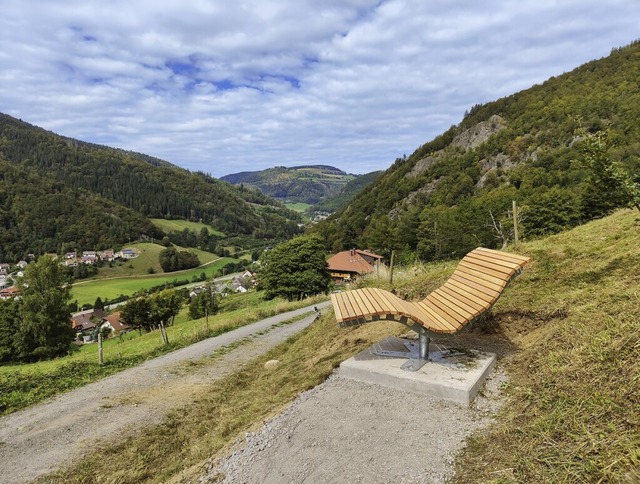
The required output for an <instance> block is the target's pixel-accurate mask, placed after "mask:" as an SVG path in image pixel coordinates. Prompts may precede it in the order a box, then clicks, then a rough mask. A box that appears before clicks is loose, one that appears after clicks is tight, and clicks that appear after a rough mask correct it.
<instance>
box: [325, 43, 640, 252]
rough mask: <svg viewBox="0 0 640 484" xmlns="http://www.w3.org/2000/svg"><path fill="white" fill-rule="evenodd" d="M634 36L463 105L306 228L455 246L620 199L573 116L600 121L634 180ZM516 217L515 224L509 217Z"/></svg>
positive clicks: (331, 241)
mask: <svg viewBox="0 0 640 484" xmlns="http://www.w3.org/2000/svg"><path fill="white" fill-rule="evenodd" d="M639 78H640V42H634V43H633V44H631V45H629V46H627V47H623V48H617V49H613V51H612V53H611V55H609V56H608V57H606V58H603V59H599V60H595V61H592V62H589V63H587V64H584V65H582V66H580V67H578V68H577V69H575V70H573V71H572V72H568V73H565V74H562V75H559V76H557V77H552V78H550V79H549V80H547V81H546V82H544V83H543V84H541V85H535V86H533V87H531V88H529V89H526V90H524V91H521V92H518V93H516V94H513V95H510V96H507V97H504V98H501V99H498V100H497V101H494V102H490V103H487V104H483V105H476V106H473V107H471V108H470V110H469V111H468V112H467V113H466V115H465V116H464V118H463V119H462V121H461V122H460V123H459V124H458V125H456V126H452V127H451V128H450V129H448V130H447V131H446V132H444V133H443V134H441V135H440V136H437V137H436V138H435V139H433V140H432V141H430V142H428V143H425V144H424V145H422V146H420V147H418V148H417V149H416V150H415V152H414V153H413V154H411V156H409V157H408V158H402V159H400V158H399V159H397V160H396V161H395V163H393V165H392V166H391V167H390V168H389V169H388V170H386V171H385V173H384V174H382V175H381V176H380V177H379V178H378V179H377V180H376V181H375V182H374V183H372V184H371V185H369V186H367V187H366V188H365V189H364V190H363V191H362V192H361V193H360V194H359V195H358V196H356V197H355V198H354V199H353V200H352V201H351V203H349V204H348V206H347V207H345V208H344V209H342V210H341V211H340V212H338V213H336V214H335V215H333V216H332V217H330V218H329V219H327V220H326V221H324V222H322V223H320V224H318V225H317V226H316V227H314V228H313V230H315V231H317V232H319V233H321V234H322V235H323V237H324V238H325V241H326V243H327V247H328V248H330V249H332V250H335V251H337V250H343V249H347V248H349V247H367V248H369V249H372V250H375V251H376V252H378V253H382V254H383V255H388V254H389V253H390V251H391V250H392V249H396V250H397V251H399V253H398V254H399V255H401V254H400V252H403V253H406V254H407V257H415V254H416V252H417V254H418V256H419V257H420V258H421V259H423V260H429V259H441V258H448V257H455V258H458V257H460V256H462V255H464V254H465V253H467V252H468V251H469V250H470V249H472V248H474V247H477V246H479V245H484V246H488V247H500V246H501V244H502V243H503V241H504V239H505V238H512V234H511V233H510V232H511V231H510V224H512V222H509V219H508V216H509V213H510V210H511V204H512V200H515V201H516V202H517V205H518V207H520V214H521V223H520V231H521V233H520V235H521V236H524V237H538V236H542V235H544V234H550V233H555V232H559V231H562V230H565V229H568V228H571V227H574V226H576V225H579V224H581V223H584V222H585V221H588V220H590V219H593V218H597V217H601V216H602V215H604V214H607V213H609V212H610V211H611V210H612V209H614V208H615V207H619V206H621V204H622V201H621V199H620V197H618V196H617V194H616V193H609V192H604V191H603V190H602V189H600V188H599V187H598V186H597V185H595V184H594V183H593V182H592V181H591V178H590V176H589V173H588V171H587V170H586V169H585V168H584V167H583V166H582V165H581V164H580V163H577V162H576V160H579V159H580V158H581V157H582V153H581V151H580V146H581V139H580V136H579V132H580V131H579V127H580V125H582V126H583V127H584V129H586V131H587V132H588V133H595V132H598V131H604V130H606V131H607V132H608V133H609V139H610V140H611V146H610V147H609V149H608V153H607V154H608V156H609V157H610V158H611V159H613V160H615V161H619V162H620V163H621V164H622V165H623V166H625V167H626V169H627V170H628V171H629V172H631V173H632V174H633V176H635V180H636V182H640V141H639V140H640V84H638V79H639ZM511 226H512V225H511Z"/></svg>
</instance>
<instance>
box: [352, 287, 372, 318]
mask: <svg viewBox="0 0 640 484" xmlns="http://www.w3.org/2000/svg"><path fill="white" fill-rule="evenodd" d="M349 294H350V295H351V302H352V304H353V306H354V308H355V307H357V308H358V313H359V314H361V315H362V316H368V315H369V310H368V308H367V305H366V304H365V303H364V301H362V298H361V297H360V291H359V290H358V291H349Z"/></svg>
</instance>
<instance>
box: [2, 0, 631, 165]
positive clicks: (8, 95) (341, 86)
mask: <svg viewBox="0 0 640 484" xmlns="http://www.w3.org/2000/svg"><path fill="white" fill-rule="evenodd" d="M0 7H1V9H0V11H2V15H1V16H0V111H1V112H4V113H7V114H10V115H12V116H15V117H18V118H21V119H23V120H25V121H27V122H29V123H32V124H35V125H38V126H41V127H44V128H46V129H49V130H52V131H54V132H57V133H59V134H62V135H65V136H70V137H73V138H78V139H81V140H85V141H90V142H94V143H101V144H106V145H109V146H114V147H119V148H124V149H127V150H134V151H139V152H142V153H146V154H149V155H153V156H157V157H159V158H162V159H165V160H167V161H170V162H172V163H174V164H176V165H179V166H182V167H184V168H188V169H190V170H201V171H204V172H207V173H211V174H213V175H214V176H222V175H225V174H229V173H234V172H238V171H247V170H259V169H263V168H269V167H272V166H283V165H284V166H294V165H299V164H329V165H334V166H337V167H339V168H342V169H344V170H345V171H348V172H351V173H365V172H368V171H373V170H378V169H385V168H388V167H389V166H390V165H391V164H392V163H393V161H394V160H395V159H396V158H397V157H401V156H403V154H407V155H408V154H410V153H411V152H413V150H415V149H416V148H417V147H418V146H419V145H421V144H423V143H425V142H427V141H429V140H431V139H433V138H434V137H435V136H437V135H438V134H440V133H441V132H442V131H444V130H445V129H447V128H448V127H449V126H451V125H452V124H457V123H458V122H459V121H460V120H461V119H462V116H463V114H464V112H465V110H467V109H469V108H470V107H471V106H473V105H474V104H478V103H484V102H488V101H492V100H494V99H497V98H499V97H502V96H505V95H508V94H511V93H513V92H516V91H518V90H521V89H525V88H527V87H530V86H531V85H533V84H536V83H540V82H543V81H544V80H545V79H547V78H549V77H550V76H553V75H559V74H562V73H563V72H567V71H569V70H571V69H573V68H575V67H577V66H579V65H580V64H583V63H584V62H587V61H589V60H592V59H596V58H600V57H604V56H606V55H608V54H609V53H610V51H611V49H612V48H614V47H619V46H622V45H626V44H628V43H630V42H631V41H633V40H636V39H638V38H640V23H639V22H638V20H640V1H637V0H627V1H619V0H608V1H607V2H603V1H602V0H600V1H592V0H564V1H561V0H557V1H550V0H539V1H535V2H533V1H531V2H522V1H521V0H486V1H484V2H469V1H468V2H463V1H455V0H429V1H427V0H387V1H380V0H323V1H322V2H320V1H312V0H279V1H276V0H260V1H257V0H240V1H235V2H228V1H223V0H185V1H182V2H175V1H166V0H127V1H122V0H111V1H109V2H104V1H92V0H73V1H71V0H57V1H56V2H44V1H36V0H2V1H0Z"/></svg>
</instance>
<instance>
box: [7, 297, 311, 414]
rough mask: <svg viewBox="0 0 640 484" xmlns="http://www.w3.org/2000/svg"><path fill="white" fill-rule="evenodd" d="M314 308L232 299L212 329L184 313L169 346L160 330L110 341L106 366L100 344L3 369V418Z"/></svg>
mask: <svg viewBox="0 0 640 484" xmlns="http://www.w3.org/2000/svg"><path fill="white" fill-rule="evenodd" d="M308 304H313V301H302V302H294V303H289V302H286V301H283V300H281V299H278V298H276V299H272V300H270V301H265V300H264V299H263V298H262V294H261V293H256V292H250V293H246V294H236V295H230V296H228V297H225V298H224V299H223V300H222V301H221V303H220V312H219V313H218V314H216V315H215V316H211V317H210V318H209V323H208V324H206V322H205V319H204V318H202V319H196V320H189V319H188V317H187V310H186V309H184V310H183V311H182V312H181V313H180V314H179V315H178V316H177V317H176V320H175V322H174V324H173V325H172V326H169V327H168V328H167V333H168V336H169V342H170V344H169V345H164V344H163V342H162V338H161V337H160V334H159V333H158V332H157V331H154V332H151V333H143V334H140V333H138V332H137V331H135V332H131V333H127V334H126V335H123V336H122V337H116V338H109V339H106V340H105V342H104V365H102V366H100V365H99V364H98V361H97V358H98V357H97V351H98V349H97V345H96V344H88V345H82V346H81V347H80V348H79V349H78V351H76V352H74V353H72V354H71V355H69V356H66V357H63V358H56V359H55V360H48V361H41V362H37V363H29V364H22V365H6V366H0V415H4V414H8V413H13V412H15V411H17V410H20V409H21V408H24V407H27V406H29V405H33V404H35V403H37V402H40V401H42V400H44V399H45V398H48V397H51V396H53V395H56V394H58V393H62V392H65V391H68V390H70V389H72V388H76V387H79V386H82V385H86V384H87V383H90V382H92V381H96V380H99V379H100V378H104V377H106V376H108V375H111V374H113V373H116V372H118V371H121V370H124V369H125V368H130V367H132V366H136V365H138V364H140V363H142V362H143V361H145V360H147V359H149V358H154V357H156V356H160V355H162V354H165V353H168V352H170V351H173V350H176V349H178V348H182V347H185V346H188V345H190V344H193V343H195V342H197V341H200V340H202V339H205V338H209V337H212V336H216V335H219V334H222V333H225V332H227V331H231V330H233V329H235V328H238V327H240V326H244V325H246V324H250V323H253V322H255V321H258V320H260V319H262V318H267V317H270V316H273V315H275V314H279V313H282V312H285V311H290V310H293V309H297V308H300V307H304V306H306V305H308Z"/></svg>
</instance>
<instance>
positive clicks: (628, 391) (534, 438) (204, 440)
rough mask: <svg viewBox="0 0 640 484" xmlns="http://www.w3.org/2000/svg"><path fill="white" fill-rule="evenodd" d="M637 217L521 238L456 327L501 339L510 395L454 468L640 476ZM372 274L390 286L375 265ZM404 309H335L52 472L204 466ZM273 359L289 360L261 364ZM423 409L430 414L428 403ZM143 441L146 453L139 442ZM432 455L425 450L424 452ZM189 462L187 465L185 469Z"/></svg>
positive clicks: (449, 267)
mask: <svg viewBox="0 0 640 484" xmlns="http://www.w3.org/2000/svg"><path fill="white" fill-rule="evenodd" d="M638 247H640V220H638V216H637V215H635V214H634V213H631V212H630V211H626V210H625V211H621V212H617V213H615V214H614V215H612V216H610V217H606V218H604V219H601V220H596V221H593V222H591V223H589V224H586V225H584V226H581V227H578V228H575V229H573V230H571V231H569V232H566V233H562V234H559V235H555V236H552V237H549V238H546V239H541V240H538V241H534V242H529V243H525V244H522V245H521V246H520V247H518V249H517V251H516V252H517V253H521V254H525V255H529V256H531V257H532V262H531V264H530V265H529V266H528V267H527V268H526V269H525V271H524V273H523V274H522V275H521V276H520V277H518V278H516V279H515V280H514V282H513V283H512V284H511V285H510V287H509V288H507V290H506V291H505V293H504V294H503V296H502V297H501V299H500V300H499V301H498V303H497V304H496V305H495V306H494V308H493V309H492V311H491V314H490V316H489V318H488V320H487V321H486V322H485V323H483V324H479V325H477V326H476V327H475V328H474V329H473V330H472V331H470V332H467V333H466V334H461V335H456V336H453V340H454V341H456V342H458V343H462V342H464V344H466V345H469V346H470V347H475V348H478V347H480V348H482V347H486V346H490V345H491V346H494V347H499V348H501V352H500V356H501V357H502V360H501V361H502V363H503V364H504V365H505V368H506V371H507V373H508V376H509V384H508V386H507V387H506V388H505V389H504V392H505V393H506V395H507V397H508V403H507V404H506V405H505V406H504V407H503V410H502V412H501V413H500V415H499V416H498V419H497V421H496V423H495V424H494V425H493V427H492V428H490V429H489V430H488V431H487V432H486V433H484V434H482V435H477V436H475V437H474V438H473V439H471V441H470V442H469V447H468V449H467V451H466V452H465V454H464V455H463V456H461V457H460V458H459V459H458V461H457V469H458V473H457V476H456V479H455V480H456V481H457V482H473V483H476V482H637V481H638V479H640V471H639V469H640V452H639V450H638V449H640V420H639V418H640V417H639V414H638V412H637V403H636V402H638V401H640V385H638V383H639V381H638V378H639V377H638V375H640V358H639V357H640V346H639V345H638V341H640V326H638V323H637V315H638V314H640V298H639V297H638V287H640V276H639V275H640V250H639V249H638ZM456 264H457V261H446V262H440V263H435V264H427V265H421V266H419V267H414V268H410V269H406V270H403V271H399V272H398V273H397V277H396V278H394V281H395V286H394V289H395V290H396V291H397V292H398V293H399V294H402V295H406V296H407V297H409V298H411V299H418V298H422V297H423V296H424V295H425V294H426V293H428V292H429V291H430V290H432V289H434V288H435V287H437V286H438V285H440V284H441V283H442V282H443V281H444V280H445V279H446V278H447V276H448V275H449V274H450V273H451V272H452V271H453V270H454V268H455V266H456ZM368 283H369V284H376V285H381V286H384V287H387V288H389V286H388V284H384V283H382V281H379V280H377V279H372V280H370V281H368ZM403 331H404V327H403V326H402V325H399V324H397V323H390V322H378V323H372V324H367V325H364V326H361V327H357V328H350V329H340V328H338V327H337V326H336V324H335V318H334V317H333V315H332V314H331V313H329V314H327V315H326V316H325V317H323V318H322V319H321V320H319V321H318V322H317V323H315V324H314V325H312V326H311V327H310V328H309V329H308V330H306V331H305V332H304V333H302V334H300V335H298V336H295V337H293V338H291V339H290V340H289V341H287V342H286V343H285V344H283V345H280V346H279V347H277V348H275V349H274V350H272V351H271V352H269V353H268V354H267V355H265V356H264V357H262V358H259V359H258V360H256V361H254V362H252V363H250V364H249V365H248V366H247V367H246V368H244V369H242V370H241V371H239V372H238V373H237V374H234V375H231V376H229V377H228V378H226V379H224V380H223V381H221V382H219V383H217V384H216V385H215V386H212V387H211V388H208V389H203V394H202V396H201V398H199V399H197V400H196V401H195V402H193V403H192V404H190V405H188V406H186V407H185V408H182V409H179V410H177V411H176V412H173V413H172V414H171V415H170V416H169V418H168V419H166V420H165V421H164V422H163V423H162V424H160V425H158V426H155V427H153V428H151V429H148V430H147V431H145V432H144V433H143V434H140V435H137V436H134V437H130V438H128V439H126V440H124V441H123V442H121V443H119V444H118V445H116V446H115V447H112V448H109V449H105V448H102V449H95V450H94V451H93V452H94V454H93V457H94V458H91V457H89V458H87V459H85V461H84V463H83V464H82V465H79V466H75V467H72V468H70V469H68V470H66V471H63V472H61V473H59V474H58V475H56V476H55V478H54V482H90V481H93V480H95V479H97V478H98V476H99V477H100V479H102V480H104V481H105V482H106V481H110V480H112V481H116V480H117V479H119V478H120V476H124V475H126V476H128V478H129V479H131V480H140V481H145V482H157V481H167V480H168V479H169V478H170V477H171V476H177V475H181V476H182V478H183V479H185V476H189V477H192V478H193V480H197V476H198V470H199V469H200V468H201V467H200V466H203V465H205V464H204V463H206V462H209V461H208V459H209V458H210V457H211V456H214V457H215V456H216V455H219V453H221V452H224V449H228V447H227V446H228V445H229V443H230V442H233V441H234V440H235V439H236V438H237V437H239V436H241V435H243V434H244V432H246V431H249V430H250V429H253V428H255V426H256V425H259V424H260V423H261V422H262V421H263V420H264V419H266V418H268V417H270V416H272V415H274V414H276V413H277V412H279V411H280V410H281V409H282V406H283V405H285V404H287V403H288V402H290V401H292V400H293V399H294V398H295V396H296V395H297V394H298V393H299V392H300V391H303V390H306V389H308V388H311V387H313V386H314V385H316V384H318V383H320V382H321V381H323V380H324V379H325V378H326V377H327V376H328V375H329V374H330V373H331V372H332V371H333V369H334V368H335V367H336V366H337V365H338V364H339V363H340V362H341V361H343V360H345V359H346V358H348V357H350V356H352V355H353V354H355V353H356V352H358V351H360V350H362V349H363V348H365V347H366V346H368V345H370V344H371V343H372V342H374V341H378V340H380V339H382V338H383V337H385V336H387V335H389V334H399V333H401V332H403ZM269 359H278V360H280V365H279V366H278V367H277V368H276V369H275V370H273V371H269V372H266V371H264V368H263V365H264V363H265V361H267V360H269ZM425 418H428V417H425ZM141 455H144V459H141V458H140V456H141ZM424 465H425V468H428V466H429V462H428V461H425V464H424ZM185 469H186V471H185Z"/></svg>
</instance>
